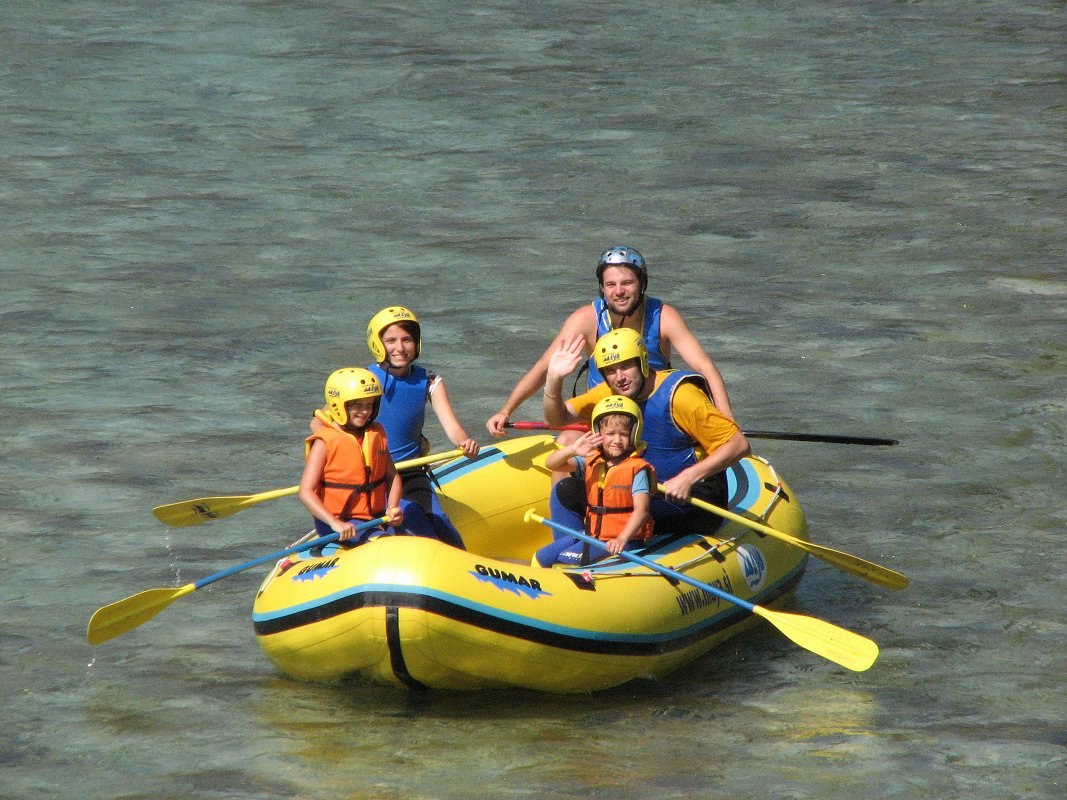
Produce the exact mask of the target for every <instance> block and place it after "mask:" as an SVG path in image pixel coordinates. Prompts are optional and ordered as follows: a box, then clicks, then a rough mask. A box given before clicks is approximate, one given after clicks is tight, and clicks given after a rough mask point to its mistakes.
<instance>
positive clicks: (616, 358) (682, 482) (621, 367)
mask: <svg viewBox="0 0 1067 800" xmlns="http://www.w3.org/2000/svg"><path fill="white" fill-rule="evenodd" d="M583 350H584V343H583V342H582V340H581V339H580V338H579V337H575V338H574V339H572V340H571V341H570V342H569V343H567V344H566V345H565V346H563V347H560V348H558V349H557V350H556V351H555V352H554V353H553V354H552V357H551V359H550V360H549V364H548V369H547V374H546V379H545V389H544V395H543V403H542V405H543V410H544V416H545V421H546V422H547V423H549V424H550V425H567V424H571V423H575V422H584V423H586V424H588V423H589V421H590V416H591V414H592V410H593V408H594V407H595V406H596V404H597V402H598V401H599V400H601V399H603V398H604V397H607V396H609V395H611V394H618V395H622V396H624V397H629V398H630V399H631V400H633V401H635V402H636V403H637V405H638V406H639V407H640V408H641V411H642V413H643V415H644V428H643V438H644V440H645V442H646V444H647V448H646V450H645V452H644V458H645V460H646V461H648V462H649V463H650V464H652V466H653V467H655V469H656V475H657V476H658V477H659V480H660V481H661V482H662V484H663V487H664V488H663V498H662V499H656V500H654V501H653V504H652V515H653V517H655V519H656V529H657V531H658V532H660V533H665V532H675V531H677V532H698V533H707V532H709V531H714V530H715V529H716V528H718V526H719V525H720V524H721V522H722V519H721V518H720V517H718V516H715V515H713V514H710V513H708V512H705V511H702V510H700V509H697V508H694V507H693V506H691V505H689V504H688V503H686V502H685V501H686V500H688V499H689V498H690V497H697V498H699V499H701V500H705V501H706V502H708V503H712V504H713V505H716V506H719V507H725V506H726V503H727V497H726V474H725V472H724V470H726V469H727V468H729V467H731V466H733V465H734V464H736V463H737V462H738V461H740V460H741V459H742V458H744V457H745V456H747V455H749V453H750V452H751V450H750V448H749V444H748V439H746V438H745V435H744V434H743V433H742V432H741V429H740V428H738V427H737V424H736V423H735V422H734V421H733V420H732V419H729V418H728V417H726V416H724V415H723V414H721V413H720V412H719V411H718V410H717V409H716V407H715V405H714V404H713V403H712V402H711V399H710V398H709V396H708V389H707V385H706V384H705V383H704V379H703V377H702V376H701V375H699V374H697V373H695V372H690V371H687V370H671V369H668V370H656V369H652V367H651V366H650V364H649V358H648V352H647V350H646V348H645V341H644V339H643V338H642V337H641V335H640V334H639V333H637V332H636V331H634V330H631V329H629V328H621V329H619V330H614V331H610V332H608V333H607V334H605V335H604V336H602V337H600V339H598V340H597V343H596V346H595V347H594V349H593V358H594V362H595V366H596V368H597V370H598V371H599V372H600V373H601V375H602V377H603V378H604V383H602V384H600V385H598V386H594V387H593V388H592V389H590V390H589V391H587V392H585V393H584V394H580V395H578V396H576V397H573V398H571V399H570V400H564V399H563V397H562V388H563V380H564V378H566V376H567V375H569V374H570V373H571V372H573V371H574V369H575V368H576V367H577V366H578V364H580V363H581V362H582V361H583V360H584V356H583ZM569 434H573V432H572V431H564V432H563V434H561V441H562V440H563V439H564V437H567V436H568V435H569ZM568 505H573V504H568ZM570 510H571V511H572V512H573V509H570ZM557 514H560V515H562V516H563V519H560V518H559V517H558V516H557ZM552 518H553V519H557V520H559V521H561V522H564V524H570V523H572V522H573V519H571V518H569V517H567V516H566V510H565V507H564V506H563V505H562V504H561V501H560V498H559V497H558V496H557V495H556V493H555V492H553V497H552Z"/></svg>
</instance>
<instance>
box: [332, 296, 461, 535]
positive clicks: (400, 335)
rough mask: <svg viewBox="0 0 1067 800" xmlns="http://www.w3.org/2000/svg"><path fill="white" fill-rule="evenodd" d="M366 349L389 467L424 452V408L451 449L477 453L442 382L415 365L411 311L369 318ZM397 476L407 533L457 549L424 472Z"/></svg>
mask: <svg viewBox="0 0 1067 800" xmlns="http://www.w3.org/2000/svg"><path fill="white" fill-rule="evenodd" d="M367 347H368V349H369V350H370V352H371V355H373V356H374V359H375V363H373V364H371V365H369V366H368V367H367V369H368V370H369V371H370V372H371V373H372V374H373V375H374V376H375V377H376V378H377V379H378V381H379V383H380V384H381V386H382V397H381V409H380V411H379V413H378V417H377V419H378V422H380V423H381V425H382V427H383V428H385V433H386V436H387V437H388V440H389V452H390V453H391V455H392V457H393V461H394V462H398V461H406V460H408V459H412V458H417V457H418V456H420V455H425V453H426V452H427V451H428V449H429V442H428V441H427V439H426V437H425V436H424V435H423V432H422V431H423V426H424V425H425V422H426V406H427V405H429V406H430V407H431V408H432V409H433V411H434V413H435V414H436V415H437V419H438V421H439V422H440V423H441V427H442V428H443V429H444V432H445V435H446V436H447V437H448V439H449V441H450V442H452V444H454V445H455V446H456V447H459V448H462V450H463V453H464V455H466V456H467V457H468V458H471V457H473V456H475V455H477V454H478V449H479V445H478V443H477V442H476V441H474V440H473V439H471V438H470V437H469V436H468V435H467V432H466V430H464V428H463V425H462V424H461V423H460V421H459V419H458V418H457V417H456V412H455V410H454V409H453V408H452V402H451V400H450V399H449V396H448V389H447V387H446V386H445V381H444V378H442V377H441V376H440V375H439V374H437V373H436V372H434V371H433V370H429V369H426V368H424V367H422V366H420V365H418V364H416V363H415V361H416V360H417V359H418V357H419V355H420V354H421V353H422V326H421V325H420V324H419V320H418V318H417V317H416V316H415V314H414V312H413V311H411V310H410V309H408V308H405V307H404V306H388V307H387V308H383V309H382V310H381V311H379V312H378V313H377V314H375V315H374V316H373V317H371V320H370V322H369V323H368V324H367ZM314 427H315V423H314V422H313V423H312V428H313V429H314ZM400 477H401V480H402V481H403V484H404V490H403V497H404V503H402V505H403V507H404V509H405V511H407V512H408V529H409V530H410V531H411V532H412V533H416V534H419V535H429V536H436V537H437V538H439V539H441V540H442V541H445V542H447V543H448V544H452V545H455V546H457V547H462V546H463V541H462V539H461V538H460V536H459V533H458V532H457V531H456V529H455V527H454V526H453V525H452V524H451V522H449V520H448V517H447V515H446V514H445V512H444V509H442V508H441V504H440V502H439V501H438V499H437V495H436V494H435V493H434V491H433V487H432V486H431V484H430V477H431V473H429V471H428V469H427V468H420V469H416V470H410V471H405V472H403V473H401V476H400ZM412 504H414V505H416V506H417V507H418V508H419V509H420V510H421V511H422V512H423V514H424V515H425V517H426V518H425V519H423V514H419V513H417V512H412V511H411V505H412ZM424 529H425V530H424Z"/></svg>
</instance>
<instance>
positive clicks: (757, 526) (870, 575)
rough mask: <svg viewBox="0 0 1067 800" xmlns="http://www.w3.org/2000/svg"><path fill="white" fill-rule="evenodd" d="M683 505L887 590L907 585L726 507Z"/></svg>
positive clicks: (694, 502) (889, 572)
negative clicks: (783, 544) (697, 509)
mask: <svg viewBox="0 0 1067 800" xmlns="http://www.w3.org/2000/svg"><path fill="white" fill-rule="evenodd" d="M658 488H659V490H660V491H661V492H662V491H663V484H662V483H661V484H659V486H658ZM686 502H687V503H690V504H691V505H694V506H696V507H697V508H702V509H704V510H705V511H710V512H711V513H712V514H717V515H718V516H720V517H723V518H724V519H729V520H733V521H734V522H736V523H738V524H740V525H744V526H745V527H747V528H751V529H752V530H754V531H758V532H760V533H763V534H766V535H767V536H770V537H772V538H775V539H780V540H781V541H783V542H788V543H789V544H791V545H794V546H795V547H799V548H800V549H801V550H804V551H805V552H808V553H810V554H811V555H813V556H815V557H816V558H821V559H822V560H823V561H825V562H827V563H828V564H833V565H834V566H835V567H837V568H838V569H842V570H844V571H845V572H848V573H851V574H852V575H855V576H857V577H859V578H863V579H864V580H868V581H870V582H871V583H875V584H878V585H879V586H883V587H885V588H886V589H903V588H904V587H905V586H907V585H908V578H907V577H906V576H905V575H901V574H900V573H899V572H895V571H894V570H891V569H889V568H888V567H883V566H880V565H878V564H874V563H872V562H870V561H864V560H863V559H862V558H858V557H857V556H854V555H850V554H848V553H843V552H841V551H840V550H834V549H832V548H830V547H823V546H822V545H818V544H814V543H812V542H808V541H805V540H804V539H798V538H797V537H796V536H791V535H790V534H788V533H785V532H784V531H779V530H775V529H774V528H771V527H768V526H767V525H763V524H762V523H759V522H756V521H755V520H752V519H749V518H748V517H742V516H741V515H739V514H735V513H733V512H732V511H727V510H726V509H725V508H719V507H718V506H713V505H712V504H711V503H708V502H705V501H704V500H699V499H697V498H696V497H690V498H689V499H688V500H687V501H686Z"/></svg>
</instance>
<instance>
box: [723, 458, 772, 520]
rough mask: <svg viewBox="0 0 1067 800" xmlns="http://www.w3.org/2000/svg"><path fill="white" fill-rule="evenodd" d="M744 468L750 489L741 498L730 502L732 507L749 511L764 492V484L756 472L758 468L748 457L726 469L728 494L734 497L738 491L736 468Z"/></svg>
mask: <svg viewBox="0 0 1067 800" xmlns="http://www.w3.org/2000/svg"><path fill="white" fill-rule="evenodd" d="M738 469H740V470H744V472H745V479H746V480H745V482H746V483H747V484H748V487H747V488H748V491H747V492H746V493H745V496H744V497H742V498H740V499H739V500H735V501H733V502H732V503H730V507H731V508H734V509H737V510H739V511H747V510H748V509H750V508H751V507H752V505H753V504H754V503H755V502H756V500H758V499H759V496H760V494H762V492H763V485H762V484H761V483H760V479H759V474H758V473H757V472H756V468H755V467H753V466H752V462H751V461H749V460H748V459H747V458H746V459H743V460H741V461H740V462H738V463H737V464H734V466H732V467H731V468H730V469H728V470H726V496H727V497H730V498H732V497H733V496H734V494H735V493H736V492H737V483H738V481H737V474H736V473H735V472H734V470H738Z"/></svg>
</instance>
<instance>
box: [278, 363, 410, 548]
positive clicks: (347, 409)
mask: <svg viewBox="0 0 1067 800" xmlns="http://www.w3.org/2000/svg"><path fill="white" fill-rule="evenodd" d="M325 393H326V408H327V419H328V423H329V424H325V425H319V426H318V430H316V431H314V432H313V433H312V434H311V436H309V437H308V438H307V440H306V443H305V463H304V472H303V474H302V475H301V477H300V488H299V497H300V501H301V502H302V503H303V504H304V506H305V507H306V508H307V510H308V511H310V512H311V515H312V516H313V517H314V518H315V530H316V532H317V533H318V535H319V536H327V535H329V534H330V532H333V533H337V534H340V541H342V542H346V541H348V540H349V539H351V538H352V537H353V535H354V534H355V529H356V526H355V525H353V524H352V520H355V521H357V522H359V521H365V520H371V519H374V518H375V517H381V516H388V517H389V524H390V525H392V526H394V527H395V526H398V525H402V524H403V523H404V513H403V511H401V509H400V495H401V491H402V489H403V484H402V483H401V481H400V476H399V475H398V474H397V472H396V468H395V467H394V465H393V459H392V458H391V457H390V455H389V447H388V445H387V443H386V439H385V430H384V429H383V428H382V426H381V425H380V424H378V423H377V422H375V421H374V418H375V417H376V416H377V414H378V409H379V407H380V404H381V400H382V386H381V384H380V383H378V379H377V378H376V377H374V375H372V374H371V373H370V372H369V371H367V370H365V369H359V368H353V367H345V368H343V369H339V370H336V371H334V372H333V373H332V374H331V375H330V377H329V378H327V380H326V391H325ZM372 533H373V531H372V530H368V531H364V532H363V534H362V537H367V536H370V535H372ZM360 541H362V539H361V540H360ZM358 543H359V541H357V544H358Z"/></svg>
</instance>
